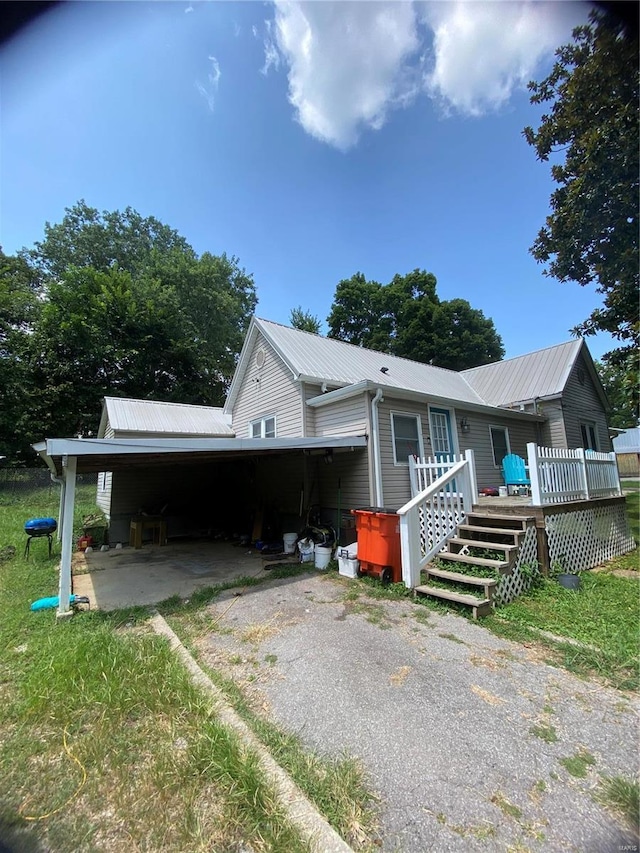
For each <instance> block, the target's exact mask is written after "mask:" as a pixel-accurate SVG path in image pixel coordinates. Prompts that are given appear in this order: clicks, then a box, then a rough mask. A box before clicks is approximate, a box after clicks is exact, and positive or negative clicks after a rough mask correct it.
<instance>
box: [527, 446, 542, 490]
mask: <svg viewBox="0 0 640 853" xmlns="http://www.w3.org/2000/svg"><path fill="white" fill-rule="evenodd" d="M527 461H528V463H529V479H530V480H531V504H532V506H542V494H541V489H540V472H539V470H538V448H537V446H536V443H535V441H530V442H529V443H528V444H527Z"/></svg>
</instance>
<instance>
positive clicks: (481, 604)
mask: <svg viewBox="0 0 640 853" xmlns="http://www.w3.org/2000/svg"><path fill="white" fill-rule="evenodd" d="M415 591H416V593H417V594H419V595H430V596H431V597H432V598H440V599H442V600H443V601H456V602H458V604H466V605H467V607H470V608H471V609H472V612H473V618H474V619H477V618H478V616H488V615H489V614H490V613H491V612H492V610H493V607H492V605H491V601H490V599H488V598H485V599H482V598H476V597H475V595H464V593H461V592H454V591H453V590H452V589H441V588H440V587H436V586H428V585H420V586H417V587H416V589H415Z"/></svg>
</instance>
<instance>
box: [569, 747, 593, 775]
mask: <svg viewBox="0 0 640 853" xmlns="http://www.w3.org/2000/svg"><path fill="white" fill-rule="evenodd" d="M595 763H596V760H595V758H594V757H593V755H591V753H590V752H587V750H586V749H583V750H580V751H579V752H576V754H575V755H569V756H567V758H561V759H560V764H562V766H563V767H564V769H565V770H566V771H567V773H570V774H571V776H575V777H576V779H586V777H587V774H588V773H589V768H590V767H594V766H595Z"/></svg>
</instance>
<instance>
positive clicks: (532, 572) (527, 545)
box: [494, 524, 540, 604]
mask: <svg viewBox="0 0 640 853" xmlns="http://www.w3.org/2000/svg"><path fill="white" fill-rule="evenodd" d="M539 572H540V567H539V565H538V537H537V534H536V528H535V525H533V524H530V525H529V527H527V532H526V533H525V535H524V541H523V543H522V545H521V546H520V552H519V554H518V562H517V563H516V565H515V568H514V569H513V571H512V572H511V574H510V575H503V577H502V578H501V579H500V582H499V583H498V586H497V589H496V592H495V596H494V600H495V603H496V604H509V602H510V601H513V600H514V599H516V598H517V597H518V596H519V595H522V593H523V592H526V591H527V590H528V589H529V587H530V586H531V584H532V583H533V581H534V580H535V578H536V576H537V575H538V574H539Z"/></svg>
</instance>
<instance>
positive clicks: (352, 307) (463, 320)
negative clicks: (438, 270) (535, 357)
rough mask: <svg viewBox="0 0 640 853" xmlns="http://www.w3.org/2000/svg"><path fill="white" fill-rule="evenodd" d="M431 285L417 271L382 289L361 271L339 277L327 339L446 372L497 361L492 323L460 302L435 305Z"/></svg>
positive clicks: (496, 338) (428, 275)
mask: <svg viewBox="0 0 640 853" xmlns="http://www.w3.org/2000/svg"><path fill="white" fill-rule="evenodd" d="M436 285H437V282H436V278H435V276H434V275H433V274H432V273H427V272H425V271H424V270H420V269H416V270H413V271H412V272H410V273H408V274H407V275H404V276H401V275H395V276H394V277H393V279H392V281H391V282H389V284H387V285H381V284H379V283H378V282H376V281H367V280H366V278H365V276H364V275H363V274H362V273H356V275H354V276H352V277H351V278H350V279H343V280H342V281H341V282H340V283H339V284H338V286H337V288H336V292H335V296H334V301H333V304H332V306H331V313H330V315H329V317H328V319H327V322H328V325H329V337H332V338H338V339H340V340H343V341H347V342H349V343H352V344H356V345H357V346H363V347H367V348H369V349H374V350H378V351H380V352H386V353H389V354H390V355H397V356H401V357H402V358H408V359H412V360H413V361H420V362H423V363H426V364H434V365H436V366H438V367H447V368H449V369H451V370H464V369H466V368H469V367H476V366H477V365H479V364H487V363H489V362H491V361H498V360H499V359H501V358H502V357H503V355H504V349H503V347H502V341H501V339H500V336H499V335H498V333H497V332H496V329H495V327H494V324H493V321H492V320H490V319H488V318H486V317H485V316H484V314H483V313H482V311H479V310H477V309H475V308H472V307H471V306H470V305H469V303H468V302H466V301H465V300H464V299H452V300H451V301H448V302H447V301H445V302H441V301H440V299H439V298H438V295H437V292H436Z"/></svg>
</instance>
